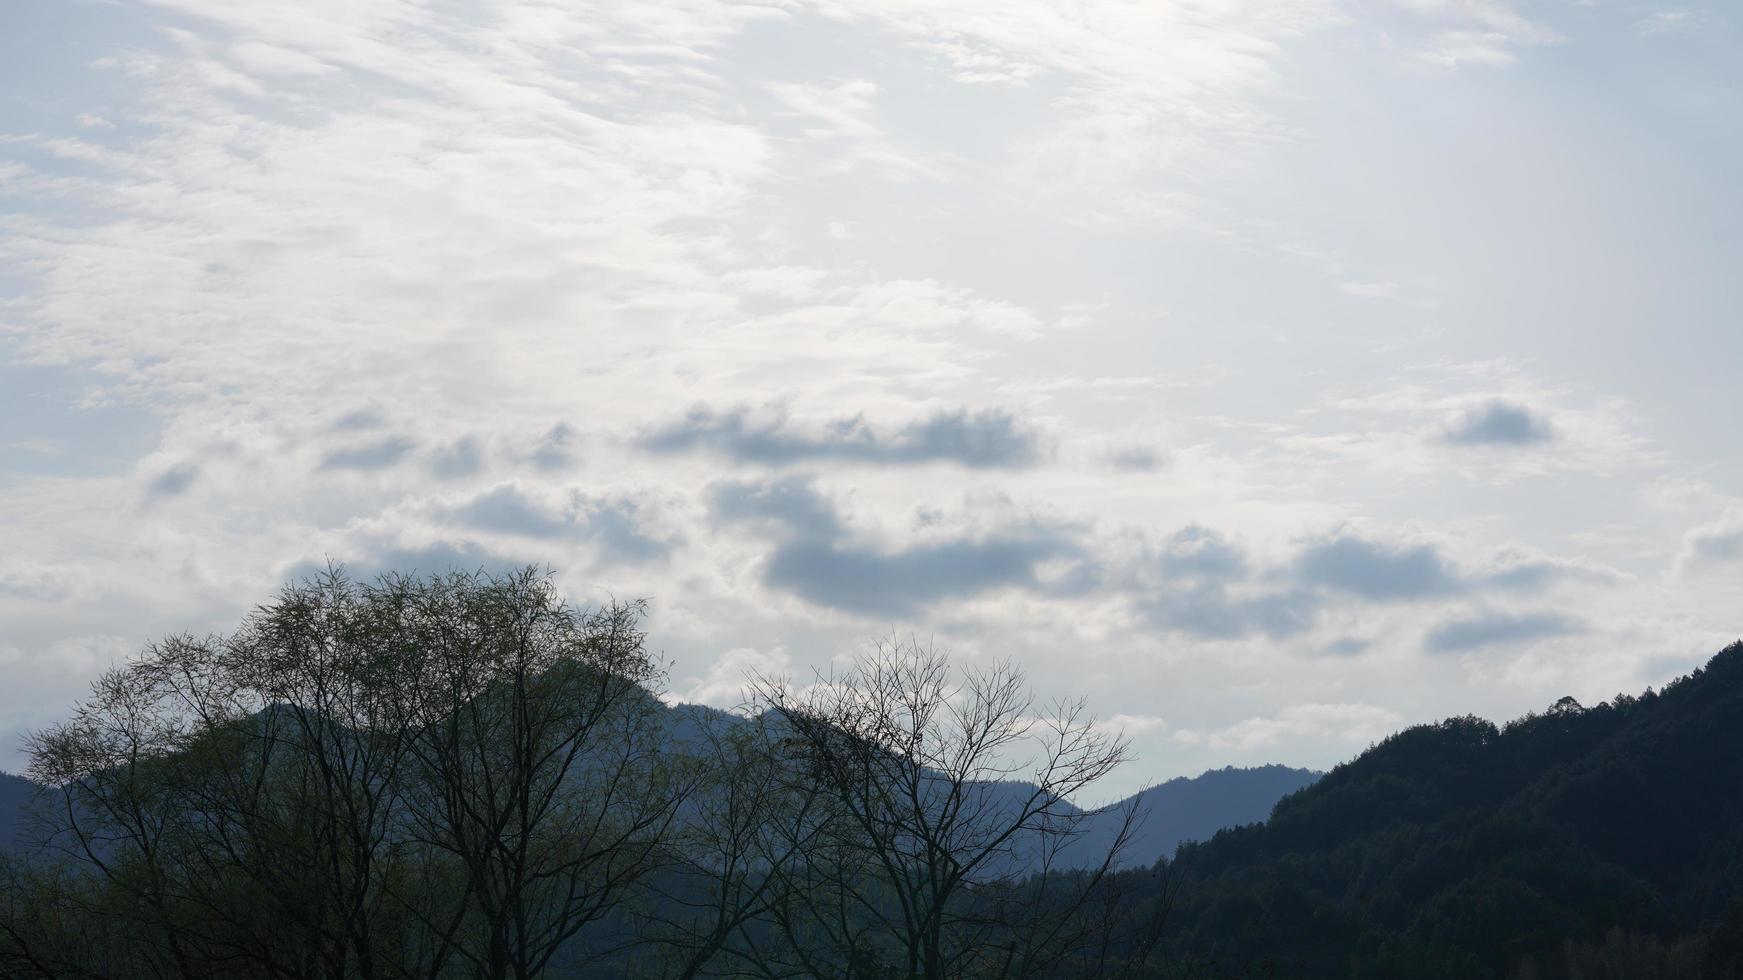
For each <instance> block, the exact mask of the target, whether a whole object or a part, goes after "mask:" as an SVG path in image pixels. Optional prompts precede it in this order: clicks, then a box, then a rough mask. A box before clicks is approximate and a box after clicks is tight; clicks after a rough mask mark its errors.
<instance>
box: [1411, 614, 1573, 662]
mask: <svg viewBox="0 0 1743 980" xmlns="http://www.w3.org/2000/svg"><path fill="white" fill-rule="evenodd" d="M1584 630H1585V626H1584V624H1582V623H1580V622H1579V621H1578V620H1575V619H1571V618H1569V617H1567V616H1563V615H1561V614H1560V613H1550V612H1539V613H1524V614H1517V615H1516V614H1511V613H1483V614H1480V615H1477V616H1472V617H1468V618H1463V619H1451V620H1447V621H1446V622H1444V623H1441V624H1440V625H1439V626H1436V627H1435V628H1433V629H1431V630H1429V631H1428V635H1427V636H1426V637H1425V638H1424V639H1423V646H1425V647H1426V648H1427V649H1429V650H1430V651H1432V652H1434V653H1460V652H1463V651H1466V650H1476V649H1481V648H1483V647H1491V646H1501V645H1505V644H1511V643H1522V642H1524V641H1526V640H1543V639H1549V638H1551V637H1556V636H1569V635H1572V634H1575V633H1580V632H1583V631H1584Z"/></svg>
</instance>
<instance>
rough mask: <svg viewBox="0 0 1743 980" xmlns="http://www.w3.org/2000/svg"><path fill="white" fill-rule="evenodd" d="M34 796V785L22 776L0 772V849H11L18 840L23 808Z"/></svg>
mask: <svg viewBox="0 0 1743 980" xmlns="http://www.w3.org/2000/svg"><path fill="white" fill-rule="evenodd" d="M35 794H36V784H35V783H33V782H31V781H30V780H28V779H25V778H24V777H23V776H14V775H13V774H11V773H9V772H0V848H6V847H11V846H12V845H13V843H14V842H16V841H17V840H18V833H19V831H20V830H21V829H22V828H21V827H20V824H21V823H22V821H23V818H24V808H25V806H26V805H27V804H29V803H30V800H31V798H32V797H33V796H34V795H35Z"/></svg>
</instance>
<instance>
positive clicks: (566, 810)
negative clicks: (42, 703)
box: [0, 569, 692, 980]
mask: <svg viewBox="0 0 1743 980" xmlns="http://www.w3.org/2000/svg"><path fill="white" fill-rule="evenodd" d="M642 615H643V607H642V606H641V605H640V604H637V603H628V604H620V603H614V604H611V605H608V606H606V607H603V608H600V609H596V610H576V609H574V608H572V607H570V606H569V605H568V604H567V603H566V602H564V601H563V599H562V598H561V597H560V596H559V595H558V594H557V592H556V590H555V588H554V586H553V584H552V582H551V579H550V576H549V575H548V574H541V573H539V572H537V571H536V570H532V569H524V570H521V571H519V572H515V573H512V574H509V575H504V576H498V577H492V576H487V575H483V574H477V573H470V574H469V573H454V574H450V575H447V576H442V577H432V578H415V577H409V576H386V577H383V578H382V579H380V580H378V581H377V582H375V583H373V584H367V585H364V584H358V583H356V582H353V581H352V580H350V579H349V578H348V577H346V576H345V575H344V573H343V572H342V571H341V570H338V569H328V570H327V571H326V572H325V573H323V574H321V575H319V576H317V577H315V578H314V579H312V580H309V581H305V582H303V583H300V584H298V585H294V586H291V587H288V588H286V589H285V590H283V591H282V592H281V593H280V595H279V596H278V597H277V599H276V601H274V602H273V603H271V604H268V605H266V606H262V607H260V608H259V609H257V610H256V611H255V612H254V613H253V614H251V615H250V616H249V617H248V619H247V620H246V621H245V622H244V623H243V625H242V626H241V628H239V629H238V630H237V631H236V632H235V633H233V634H231V635H229V636H226V637H208V638H204V639H195V638H192V637H185V636H184V637H173V638H171V639H168V640H165V641H163V642H161V643H157V644H153V645H151V646H150V647H148V648H147V649H146V651H145V652H144V653H143V654H142V655H141V656H140V657H138V658H136V659H135V660H134V661H133V662H131V663H129V664H127V665H125V666H123V667H119V668H116V669H114V670H111V671H109V672H108V673H106V674H105V675H103V677H102V678H101V679H99V681H98V682H97V683H96V684H95V685H94V687H93V690H92V695H91V697H90V698H88V699H87V700H86V701H85V702H84V703H82V704H80V705H79V706H78V707H77V709H76V711H75V712H74V715H73V718H72V719H71V720H70V721H68V722H67V723H65V724H62V725H58V726H55V727H53V728H50V729H48V730H46V731H43V732H41V733H38V734H37V735H36V736H34V737H33V738H32V740H31V742H30V751H31V756H32V767H31V774H32V776H33V777H34V778H35V779H36V780H37V781H38V782H40V783H43V784H44V785H47V786H50V787H52V792H51V797H52V798H53V800H54V804H55V805H54V806H53V807H52V808H51V810H50V812H49V820H48V825H47V826H46V827H45V832H44V835H43V836H44V837H45V840H46V842H47V843H48V844H49V846H50V848H51V852H50V853H53V854H56V855H58V856H59V859H60V860H61V862H62V864H61V866H60V867H59V868H51V867H47V866H44V867H42V868H40V869H37V870H36V871H34V872H31V869H24V872H30V873H33V874H34V875H35V877H34V878H32V879H31V880H32V881H34V882H36V884H38V885H40V886H42V890H43V891H44V893H45V894H48V893H51V892H55V893H58V894H60V895H61V896H62V897H63V898H64V899H65V901H67V902H84V903H85V904H86V905H87V906H88V908H87V909H86V910H85V911H86V912H87V913H90V914H93V915H95V914H101V915H103V916H106V917H108V918H109V920H110V921H120V922H123V923H125V926H126V931H127V935H129V936H130V937H132V940H133V942H132V943H131V945H132V946H134V947H135V950H134V952H132V953H130V954H129V965H128V966H127V967H125V968H122V967H116V968H114V972H115V973H116V974H117V975H152V974H162V975H174V976H269V977H270V976H279V977H287V978H289V977H328V978H332V980H339V978H351V977H359V978H373V977H402V976H427V977H438V976H457V975H470V976H477V977H488V978H499V977H516V978H525V977H532V976H536V975H538V974H540V973H541V972H543V971H545V970H546V969H547V968H548V967H550V966H552V965H553V964H554V963H557V962H560V961H561V960H560V959H559V958H560V957H562V958H566V959H567V960H568V961H575V960H576V959H577V958H579V957H580V956H581V955H582V953H583V952H585V949H584V947H585V946H587V944H585V943H582V942H580V938H581V933H582V932H583V930H584V929H585V928H586V927H588V926H590V925H594V924H598V923H601V922H603V921H604V920H606V919H608V918H609V917H610V916H611V915H612V913H613V912H614V911H615V910H616V909H617V908H618V907H619V905H620V904H621V903H622V901H623V900H624V898H625V897H626V896H627V895H628V894H629V892H630V890H631V888H632V886H634V885H635V884H636V883H637V882H638V881H640V880H641V879H642V878H643V877H645V876H646V875H647V874H648V873H649V871H650V870H651V869H653V868H655V867H657V866H659V865H660V864H661V863H662V862H666V861H669V855H668V854H667V852H666V849H665V848H664V846H663V843H664V838H665V835H666V834H667V832H668V831H669V829H670V826H671V822H672V820H673V818H674V816H675V814H676V812H677V807H678V804H679V802H680V801H681V800H682V799H683V797H684V795H685V792H686V791H687V787H688V779H689V774H690V773H691V771H692V770H690V769H688V768H685V767H683V766H676V765H669V764H668V759H667V757H666V755H665V754H664V753H663V751H662V745H661V743H662V739H663V735H664V730H663V724H662V717H661V716H662V713H663V712H664V707H663V705H661V703H660V702H659V701H658V699H657V697H656V696H655V693H654V691H653V690H652V687H653V686H654V685H656V684H658V683H659V681H660V680H661V678H662V676H663V671H662V668H661V666H660V665H659V664H658V663H657V662H656V660H655V659H654V658H653V657H652V656H650V655H649V654H648V652H647V650H646V647H645V643H644V636H643V634H642V632H641V630H640V626H639V624H640V620H641V617H642ZM24 872H21V873H24ZM63 873H64V874H63ZM57 875H60V877H57ZM66 875H70V876H71V877H66ZM57 881H65V882H68V883H69V885H70V887H67V888H59V889H58V891H57V890H56V889H52V888H50V887H49V886H51V885H54V884H55V883H56V882H57ZM98 906H101V910H100V912H98V911H97V907H98ZM15 922H17V923H22V924H24V925H26V926H29V925H31V924H32V923H35V924H39V925H41V926H42V929H41V930H39V931H43V930H46V929H47V928H48V927H49V926H51V925H53V922H54V920H53V919H52V918H51V917H45V916H43V915H33V916H21V917H0V931H4V930H5V929H7V928H10V927H11V925H12V924H13V923H15ZM619 932H620V933H621V930H619ZM45 934H46V933H45ZM625 939H626V937H625V936H624V935H621V934H617V935H611V936H609V937H607V938H605V939H602V940H601V941H600V942H599V943H597V944H595V945H597V946H600V947H607V946H617V945H621V944H622V942H624V941H625ZM14 945H17V946H18V947H19V949H18V952H19V955H20V956H22V957H24V959H25V960H26V961H28V959H29V956H28V955H27V954H30V953H31V952H32V948H31V947H28V946H27V945H24V944H22V943H16V942H15V943H14ZM39 945H40V944H39ZM74 952H75V953H76V950H75V951H74ZM74 959H77V957H74ZM87 965H91V964H89V963H87ZM59 969H61V970H62V972H65V973H67V974H73V973H75V972H76V971H75V970H74V969H73V963H72V960H68V961H67V962H66V963H63V964H62V965H61V967H59ZM93 972H96V973H101V972H102V971H101V970H99V969H96V968H95V967H93Z"/></svg>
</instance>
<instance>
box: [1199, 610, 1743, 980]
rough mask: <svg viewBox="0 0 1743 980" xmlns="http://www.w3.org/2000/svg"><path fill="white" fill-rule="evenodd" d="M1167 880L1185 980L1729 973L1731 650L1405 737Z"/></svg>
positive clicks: (1741, 843)
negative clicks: (1671, 675)
mask: <svg viewBox="0 0 1743 980" xmlns="http://www.w3.org/2000/svg"><path fill="white" fill-rule="evenodd" d="M1166 878H1167V879H1168V880H1169V882H1170V885H1171V887H1172V888H1173V889H1175V896H1176V905H1175V908H1174V910H1173V913H1172V915H1171V917H1170V919H1169V932H1170V934H1171V938H1170V945H1171V946H1173V947H1174V948H1175V949H1177V950H1180V951H1182V953H1183V956H1184V962H1185V963H1186V964H1188V965H1189V966H1190V969H1189V970H1188V972H1189V974H1190V975H1195V976H1235V975H1243V976H1244V975H1248V971H1254V972H1255V973H1257V974H1259V975H1263V974H1265V973H1267V972H1269V973H1270V975H1275V976H1289V977H1423V978H1434V977H1445V978H1449V980H1450V978H1466V977H1502V978H1520V980H1524V978H1538V977H1582V978H1592V977H1639V978H1646V977H1690V978H1719V977H1724V978H1736V977H1743V644H1734V645H1732V646H1731V647H1728V648H1727V649H1725V650H1723V651H1721V652H1720V653H1719V654H1718V655H1716V656H1715V657H1713V658H1712V660H1711V661H1710V662H1709V663H1708V664H1707V665H1706V666H1705V667H1704V668H1702V669H1699V670H1696V671H1694V672H1693V673H1692V674H1690V675H1688V676H1686V677H1683V678H1680V679H1678V680H1677V681H1674V682H1672V683H1671V684H1670V685H1668V686H1667V687H1666V688H1665V689H1664V690H1663V691H1662V692H1654V691H1652V690H1650V689H1649V690H1647V691H1646V692H1645V693H1644V694H1643V695H1641V696H1639V697H1633V696H1629V695H1618V696H1617V697H1616V698H1615V699H1613V700H1610V701H1606V702H1604V703H1602V704H1598V705H1594V706H1591V707H1585V706H1581V705H1580V704H1578V703H1577V702H1575V701H1573V700H1572V699H1570V698H1564V699H1562V700H1561V701H1559V702H1557V703H1556V704H1555V705H1553V706H1552V707H1550V708H1549V709H1548V710H1547V711H1545V712H1544V713H1542V714H1532V715H1528V716H1527V717H1525V718H1521V719H1518V720H1517V721H1514V722H1511V723H1509V724H1507V725H1505V726H1499V727H1498V726H1496V725H1494V724H1491V723H1489V722H1487V721H1484V720H1482V719H1479V718H1474V717H1464V718H1453V719H1449V720H1447V721H1444V722H1441V723H1439V724H1435V725H1423V726H1418V727H1415V728H1411V729H1408V730H1406V731H1403V732H1400V733H1398V734H1396V735H1394V736H1392V737H1390V738H1388V739H1386V740H1385V741H1384V742H1382V743H1380V744H1379V745H1377V746H1375V747H1373V748H1372V749H1370V750H1369V751H1367V752H1365V753H1364V754H1362V755H1361V756H1360V757H1358V758H1356V759H1355V760H1353V761H1351V762H1349V763H1346V764H1344V765H1341V766H1338V767H1337V768H1336V769H1334V770H1332V771H1331V772H1330V773H1328V774H1327V775H1326V776H1325V777H1324V778H1323V779H1320V780H1319V781H1318V782H1317V783H1316V784H1314V785H1313V786H1311V787H1309V788H1307V789H1304V790H1302V791H1301V792H1298V793H1295V794H1293V795H1291V796H1289V797H1287V798H1285V799H1283V800H1282V801H1281V802H1280V803H1279V804H1278V806H1277V808H1276V810H1275V812H1274V814H1273V815H1272V818H1271V819H1270V821H1268V822H1267V823H1265V824H1263V825H1258V826H1249V827H1243V828H1239V829H1235V830H1228V831H1223V832H1221V833H1218V834H1216V835H1215V836H1214V837H1213V838H1212V839H1210V840H1209V841H1206V842H1204V843H1202V844H1189V845H1186V846H1185V847H1183V848H1181V850H1180V852H1179V854H1178V856H1177V858H1176V860H1175V861H1174V862H1173V863H1172V865H1171V866H1170V867H1169V868H1168V874H1167V875H1166Z"/></svg>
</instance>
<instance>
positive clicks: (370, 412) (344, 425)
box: [329, 407, 387, 432]
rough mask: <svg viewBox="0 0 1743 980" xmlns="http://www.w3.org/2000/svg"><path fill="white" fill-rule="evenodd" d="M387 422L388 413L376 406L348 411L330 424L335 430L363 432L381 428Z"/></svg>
mask: <svg viewBox="0 0 1743 980" xmlns="http://www.w3.org/2000/svg"><path fill="white" fill-rule="evenodd" d="M386 424H387V415H386V414H385V413H384V412H382V410H381V409H379V408H375V407H368V408H359V409H357V410H355V411H351V412H347V413H345V414H344V415H341V416H339V417H338V418H336V419H334V420H333V424H332V425H331V426H329V428H330V429H332V430H333V431H334V432H363V431H367V430H369V429H379V428H381V427H382V426H384V425H386Z"/></svg>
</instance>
